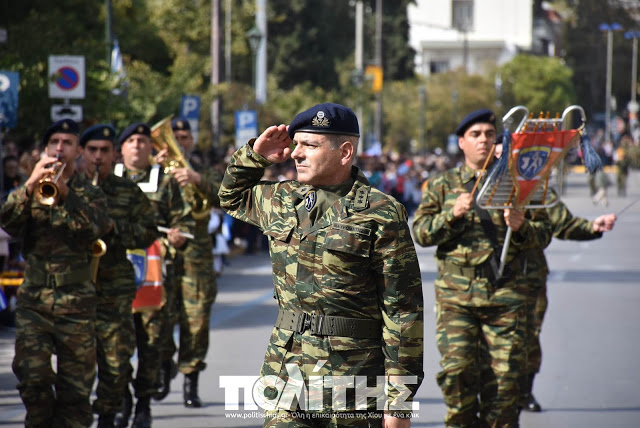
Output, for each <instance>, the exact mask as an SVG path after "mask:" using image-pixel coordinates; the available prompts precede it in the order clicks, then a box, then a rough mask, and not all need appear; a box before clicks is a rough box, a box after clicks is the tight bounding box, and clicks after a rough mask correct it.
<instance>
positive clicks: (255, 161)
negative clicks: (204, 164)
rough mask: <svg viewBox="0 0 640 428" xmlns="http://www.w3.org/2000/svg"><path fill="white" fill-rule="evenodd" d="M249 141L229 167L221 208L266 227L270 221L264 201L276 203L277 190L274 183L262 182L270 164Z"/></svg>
mask: <svg viewBox="0 0 640 428" xmlns="http://www.w3.org/2000/svg"><path fill="white" fill-rule="evenodd" d="M254 141H255V140H251V141H249V143H247V144H246V145H245V146H244V147H242V148H240V149H239V150H237V151H236V152H235V153H234V154H233V156H232V158H231V161H230V162H229V165H228V166H227V170H226V172H225V174H224V178H223V179H222V185H221V186H220V192H219V193H218V195H219V196H220V207H222V209H223V210H225V211H226V212H227V213H228V214H229V215H230V216H232V217H235V218H237V219H238V220H242V221H244V222H246V223H249V224H253V225H254V226H258V227H259V228H260V229H263V230H264V227H263V226H264V225H266V224H268V219H267V217H268V216H267V213H266V210H263V209H261V208H262V207H263V204H264V203H265V201H270V202H269V203H272V204H273V203H274V202H275V200H274V199H273V198H272V197H273V196H274V195H275V193H276V190H275V189H274V187H275V186H274V185H273V184H272V183H260V179H261V178H262V176H263V175H264V169H265V168H266V167H267V166H269V165H271V162H269V161H268V160H267V159H265V158H264V157H262V156H261V155H259V154H258V153H256V152H255V151H254V150H253V142H254Z"/></svg>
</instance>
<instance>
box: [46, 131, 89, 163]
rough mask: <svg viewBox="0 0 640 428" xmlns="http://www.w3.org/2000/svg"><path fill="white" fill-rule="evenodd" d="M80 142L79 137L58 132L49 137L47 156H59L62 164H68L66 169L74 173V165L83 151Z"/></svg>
mask: <svg viewBox="0 0 640 428" xmlns="http://www.w3.org/2000/svg"><path fill="white" fill-rule="evenodd" d="M78 142H79V139H78V136H77V135H74V134H67V133H63V132H56V133H55V134H52V135H51V137H49V142H48V143H47V149H46V151H47V155H49V156H59V157H60V162H62V163H66V164H67V166H66V168H65V169H71V170H72V171H73V163H74V161H75V160H76V159H77V158H78V156H80V152H81V150H82V148H81V147H80V144H78Z"/></svg>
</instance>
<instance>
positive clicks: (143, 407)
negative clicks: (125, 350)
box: [114, 123, 194, 428]
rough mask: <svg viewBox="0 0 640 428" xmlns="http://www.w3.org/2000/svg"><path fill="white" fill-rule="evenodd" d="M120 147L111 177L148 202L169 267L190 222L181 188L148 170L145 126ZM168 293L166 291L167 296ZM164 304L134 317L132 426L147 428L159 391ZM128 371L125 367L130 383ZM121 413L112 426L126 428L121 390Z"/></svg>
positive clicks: (132, 128) (127, 133) (131, 129)
mask: <svg viewBox="0 0 640 428" xmlns="http://www.w3.org/2000/svg"><path fill="white" fill-rule="evenodd" d="M118 141H119V143H120V144H121V146H122V148H121V151H122V159H123V164H116V167H115V169H114V173H115V175H118V176H122V177H126V178H128V179H129V180H131V181H133V182H134V183H136V184H137V185H138V186H139V187H140V189H141V190H142V191H143V192H144V193H145V195H146V196H147V198H149V200H150V201H151V205H152V207H153V208H154V211H155V220H156V224H157V225H158V226H161V227H165V228H167V229H168V231H167V238H166V241H164V242H163V245H164V247H165V248H164V250H163V253H164V255H165V265H170V264H171V263H172V257H173V255H174V254H175V252H176V250H177V249H179V248H182V247H184V246H185V245H186V243H187V239H186V237H185V236H184V234H185V233H191V231H192V229H193V225H194V224H193V219H192V218H191V209H190V208H189V207H188V206H185V204H184V203H183V201H182V197H181V195H180V186H179V185H178V182H177V181H176V180H174V179H173V177H171V176H170V175H165V174H164V172H163V171H162V168H160V166H159V165H151V153H152V144H151V130H150V129H149V126H148V125H146V124H144V123H134V124H131V125H129V126H128V127H127V128H126V129H125V130H124V131H123V132H122V134H120V137H119V139H118ZM166 267H167V269H166V271H167V275H171V274H172V269H171V267H170V266H166ZM173 282H174V279H173V278H171V277H167V278H163V285H164V286H165V287H171V286H172V284H173ZM170 294H171V290H167V295H170ZM166 311H167V309H166V305H165V306H164V307H163V308H162V309H160V310H157V311H143V312H142V313H136V314H134V325H135V331H136V346H137V348H138V371H137V373H136V378H135V381H134V382H133V386H134V389H135V396H136V398H137V399H138V400H137V403H136V409H135V416H134V420H133V424H132V427H134V428H146V427H150V426H151V408H150V401H151V397H152V395H153V394H154V393H155V392H156V391H157V389H158V376H159V370H160V344H161V335H162V334H163V333H164V332H165V331H167V330H166V327H165V324H166V323H167V313H166ZM132 371H133V369H132V368H129V378H131V373H132ZM123 407H124V409H123V412H122V413H121V414H118V415H116V426H127V423H128V420H129V417H130V415H131V395H130V392H129V388H128V387H127V388H126V389H125V400H124V405H123Z"/></svg>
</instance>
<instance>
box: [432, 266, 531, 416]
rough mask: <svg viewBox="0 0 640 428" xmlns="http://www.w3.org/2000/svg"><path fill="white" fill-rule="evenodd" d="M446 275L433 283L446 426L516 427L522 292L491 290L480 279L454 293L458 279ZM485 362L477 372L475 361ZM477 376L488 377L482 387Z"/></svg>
mask: <svg viewBox="0 0 640 428" xmlns="http://www.w3.org/2000/svg"><path fill="white" fill-rule="evenodd" d="M447 276H450V274H445V275H444V278H442V277H439V278H438V279H437V280H436V302H437V322H436V340H437V344H438V349H439V351H440V354H441V356H442V359H441V362H440V364H441V366H442V371H441V372H440V373H438V375H437V381H438V385H440V388H441V389H442V393H443V396H444V400H445V404H446V405H447V415H446V419H445V424H446V426H447V427H473V426H485V425H486V426H491V427H494V426H495V427H517V426H518V417H519V410H518V406H517V404H518V397H519V389H520V388H519V386H520V385H519V381H520V373H521V371H522V369H523V365H524V350H523V348H524V337H523V336H524V327H525V326H524V319H525V313H526V312H525V311H526V306H525V302H526V291H525V289H523V288H520V287H516V286H515V285H513V284H511V285H507V286H504V287H501V288H498V289H494V288H493V287H492V286H491V285H490V284H489V283H488V282H487V281H486V280H483V279H479V280H471V281H467V285H466V286H465V285H463V284H458V285H460V287H457V289H452V288H449V287H451V286H452V285H454V286H455V285H456V279H454V280H453V281H452V280H451V278H447ZM457 279H458V280H460V278H457ZM457 282H459V281H457ZM483 346H484V347H485V348H486V350H487V352H486V353H484V352H483ZM485 358H486V360H487V361H486V363H487V364H486V367H488V368H489V369H490V370H488V371H487V372H486V373H482V374H481V367H482V365H480V364H479V362H480V361H483V360H484V359H485ZM481 377H488V378H489V379H487V381H486V383H484V384H483V386H482V387H480V383H479V379H480V378H481ZM479 396H480V397H481V401H479V399H478V398H479Z"/></svg>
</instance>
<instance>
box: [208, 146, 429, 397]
mask: <svg viewBox="0 0 640 428" xmlns="http://www.w3.org/2000/svg"><path fill="white" fill-rule="evenodd" d="M270 164H271V163H270V162H269V161H267V160H266V159H265V158H263V157H262V156H260V155H259V154H257V153H256V152H255V151H254V150H253V148H252V142H249V144H247V145H245V146H244V147H243V148H241V149H240V150H238V151H237V152H236V153H235V154H234V155H233V157H232V159H231V162H230V164H229V165H228V167H227V171H226V173H225V176H224V178H223V181H222V186H221V188H220V193H219V194H220V204H221V206H222V208H223V209H224V210H225V211H227V212H228V213H229V214H230V215H231V216H233V217H235V218H237V219H240V220H242V221H245V222H247V223H250V224H253V225H255V226H257V227H259V228H260V229H261V230H262V232H263V233H264V234H266V235H267V236H268V237H269V245H270V255H271V262H272V269H273V282H274V286H275V287H274V297H275V299H276V300H277V302H278V306H279V307H280V310H281V311H287V312H296V313H300V312H306V313H313V314H322V315H330V316H341V317H352V318H362V319H373V320H382V331H381V334H380V337H379V338H371V339H363V338H352V337H338V336H312V335H310V333H309V332H308V331H306V332H305V333H304V334H303V335H302V336H300V337H299V336H296V338H297V339H299V340H301V341H302V347H301V349H297V351H298V352H301V354H302V355H322V356H325V357H326V358H328V359H329V360H330V361H335V360H336V359H340V358H341V357H339V355H340V354H339V352H341V351H349V352H356V351H362V352H364V351H368V353H367V355H370V354H372V353H374V354H378V355H379V359H378V360H377V361H375V365H376V366H375V371H374V372H366V371H365V370H364V369H363V366H366V365H367V363H364V362H363V361H364V358H365V357H363V359H362V360H361V361H356V359H357V357H356V356H354V359H353V364H351V363H350V362H348V361H347V360H344V362H343V364H342V366H341V367H338V366H334V367H333V368H331V369H325V367H324V366H323V367H322V368H320V367H318V368H317V369H318V371H317V372H316V371H315V370H314V365H315V364H316V362H317V361H309V364H310V365H305V366H303V367H301V368H300V370H301V371H302V373H303V375H304V376H305V379H307V377H306V376H307V375H310V374H312V375H317V376H325V375H342V374H355V375H358V374H372V373H373V374H377V375H385V374H386V375H400V376H416V377H417V383H416V384H412V385H407V387H408V388H409V389H410V390H411V392H410V395H411V397H410V398H409V400H408V401H410V400H411V399H412V397H413V395H414V394H415V392H416V391H417V389H418V387H419V385H420V383H421V381H422V378H423V375H424V374H423V369H422V365H423V297H422V282H421V278H420V268H419V265H418V260H417V256H416V252H415V247H414V245H413V241H412V240H411V236H410V231H409V227H408V225H407V214H406V210H405V209H404V207H403V206H402V205H401V204H400V203H398V202H397V201H396V200H395V199H393V198H392V197H390V196H388V195H386V194H384V193H382V192H379V191H378V190H376V189H372V188H371V186H370V185H369V182H368V181H367V179H366V178H365V176H364V174H362V172H361V171H359V169H358V168H356V167H353V169H352V178H353V179H354V184H353V187H352V189H351V191H350V192H349V193H348V194H347V195H346V196H345V197H343V198H341V199H339V200H338V201H337V202H336V203H334V204H333V206H332V207H331V208H330V209H329V210H328V211H327V212H325V213H324V214H323V215H322V216H321V217H320V218H319V219H318V220H317V221H316V222H315V224H314V225H313V226H311V227H308V228H301V223H300V219H299V217H298V213H297V210H296V206H297V205H298V204H300V202H301V201H303V200H304V195H305V193H306V192H307V191H308V190H310V186H306V185H302V184H300V183H298V182H297V181H283V182H263V181H260V179H261V177H262V176H263V173H264V169H265V167H267V166H269V165H270ZM294 334H295V335H297V334H298V333H294V332H292V331H290V330H285V329H280V328H277V327H276V328H274V330H273V333H272V336H271V345H270V346H272V347H286V346H287V344H290V343H291V340H292V336H293V335H294ZM306 347H308V348H306ZM312 347H313V348H314V349H311V348H312ZM380 350H382V352H380ZM289 352H292V351H291V350H289ZM294 353H295V352H294ZM334 353H337V354H334ZM287 355H288V354H287ZM334 355H335V356H334ZM349 360H351V357H350V358H349ZM265 364H267V361H266V360H265ZM263 369H264V366H263ZM354 371H355V373H354ZM396 397H397V391H396V390H395V389H394V388H393V387H391V388H390V390H389V401H388V402H391V401H392V400H394V399H395V398H396Z"/></svg>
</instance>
